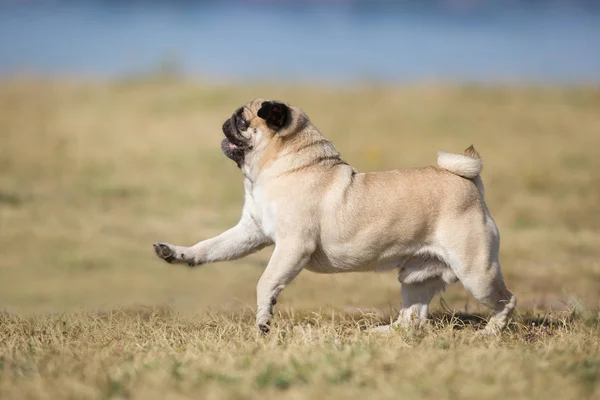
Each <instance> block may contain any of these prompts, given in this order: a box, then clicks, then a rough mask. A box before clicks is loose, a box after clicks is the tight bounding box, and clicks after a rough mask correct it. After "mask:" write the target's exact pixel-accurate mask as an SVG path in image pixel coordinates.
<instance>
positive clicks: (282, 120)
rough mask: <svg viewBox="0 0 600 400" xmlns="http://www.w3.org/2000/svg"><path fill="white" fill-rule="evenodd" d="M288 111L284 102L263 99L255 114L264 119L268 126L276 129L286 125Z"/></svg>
mask: <svg viewBox="0 0 600 400" xmlns="http://www.w3.org/2000/svg"><path fill="white" fill-rule="evenodd" d="M289 113H290V109H289V107H288V106H286V105H285V104H283V103H279V102H276V101H265V102H263V103H262V105H261V107H260V110H258V112H257V113H256V115H258V116H259V117H260V118H262V119H264V120H265V121H266V122H267V126H268V127H269V128H272V129H275V130H277V129H281V128H283V127H284V126H286V125H287V123H288V119H289Z"/></svg>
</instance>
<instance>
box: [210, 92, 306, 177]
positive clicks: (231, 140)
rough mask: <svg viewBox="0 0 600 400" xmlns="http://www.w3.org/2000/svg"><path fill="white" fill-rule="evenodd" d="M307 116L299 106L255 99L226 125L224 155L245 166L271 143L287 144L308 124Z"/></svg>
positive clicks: (238, 111)
mask: <svg viewBox="0 0 600 400" xmlns="http://www.w3.org/2000/svg"><path fill="white" fill-rule="evenodd" d="M308 123H309V122H308V117H307V116H306V114H305V113H304V112H303V111H302V110H300V109H299V108H297V107H293V106H290V105H288V104H285V103H282V102H279V101H273V100H263V99H256V100H253V101H251V102H249V103H248V104H246V105H245V106H243V107H241V108H239V109H238V110H236V111H235V112H234V113H233V115H232V116H231V118H229V119H228V120H227V121H225V123H224V124H223V133H224V134H225V139H223V142H222V143H221V150H223V153H224V154H225V155H226V156H227V157H229V158H231V159H232V160H233V161H235V162H236V163H237V165H238V167H240V168H241V167H242V166H243V165H244V163H246V162H248V160H249V159H250V158H252V159H255V158H257V157H256V156H258V155H260V154H261V153H263V152H265V149H267V148H268V147H269V145H270V144H273V143H274V142H277V143H278V144H281V143H282V142H283V141H288V140H289V139H291V138H293V137H294V136H296V135H297V134H299V133H300V132H302V131H303V130H304V129H305V128H306V126H307V125H308Z"/></svg>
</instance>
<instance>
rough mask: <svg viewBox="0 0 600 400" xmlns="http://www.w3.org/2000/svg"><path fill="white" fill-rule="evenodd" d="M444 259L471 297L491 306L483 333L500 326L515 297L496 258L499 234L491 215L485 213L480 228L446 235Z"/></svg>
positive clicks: (497, 330) (513, 307) (505, 319)
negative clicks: (466, 232) (483, 222)
mask: <svg viewBox="0 0 600 400" xmlns="http://www.w3.org/2000/svg"><path fill="white" fill-rule="evenodd" d="M447 238H448V239H447V240H446V243H447V245H446V246H445V247H446V250H447V257H446V262H447V263H448V264H449V265H450V267H451V268H452V270H453V271H454V273H455V274H456V276H457V277H458V279H459V280H460V282H461V283H462V284H463V286H464V287H465V289H467V290H468V291H469V292H470V293H471V294H472V295H473V297H475V299H477V300H478V301H479V302H481V303H482V304H483V305H485V306H486V307H489V308H490V309H492V317H491V318H490V319H489V321H488V323H487V325H486V327H485V329H484V331H483V332H484V333H497V332H499V331H500V330H502V329H503V328H504V327H505V326H506V324H507V322H508V318H509V317H510V315H511V313H512V312H513V310H514V309H515V307H516V304H517V298H516V296H515V295H513V294H512V293H511V292H510V291H508V289H507V288H506V285H505V283H504V278H503V277H502V272H501V270H500V262H499V261H498V250H499V237H498V231H497V229H496V226H495V224H494V222H493V220H492V219H491V217H489V216H488V217H486V221H485V224H484V226H483V229H477V228H475V229H473V231H471V232H469V233H468V234H466V235H455V234H450V235H448V236H447Z"/></svg>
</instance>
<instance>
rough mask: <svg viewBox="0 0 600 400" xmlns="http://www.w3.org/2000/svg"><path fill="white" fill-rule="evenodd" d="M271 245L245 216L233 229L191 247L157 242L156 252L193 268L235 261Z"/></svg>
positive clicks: (166, 259) (160, 255) (162, 256)
mask: <svg viewBox="0 0 600 400" xmlns="http://www.w3.org/2000/svg"><path fill="white" fill-rule="evenodd" d="M270 244H272V242H271V240H270V239H269V238H267V237H266V236H265V235H264V234H263V232H262V231H261V230H260V228H259V227H258V226H257V225H256V223H255V222H254V221H253V220H252V219H251V218H242V219H241V220H240V222H239V223H238V224H237V225H236V226H234V227H233V228H231V229H229V230H227V231H225V232H223V233H222V234H220V235H218V236H215V237H213V238H211V239H207V240H203V241H201V242H199V243H197V244H195V245H193V246H191V247H184V246H174V245H172V244H169V243H155V244H154V251H155V252H156V255H157V256H158V257H160V258H162V259H163V260H165V261H167V262H168V263H186V264H188V265H189V266H191V267H193V266H195V265H200V264H206V263H211V262H217V261H225V260H235V259H238V258H241V257H244V256H246V255H248V254H251V253H254V252H256V251H258V250H260V249H262V248H263V247H265V246H268V245H270Z"/></svg>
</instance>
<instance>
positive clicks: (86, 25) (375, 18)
mask: <svg viewBox="0 0 600 400" xmlns="http://www.w3.org/2000/svg"><path fill="white" fill-rule="evenodd" d="M161 68H162V69H168V70H169V71H171V72H176V73H181V74H184V75H190V76H196V77H202V78H204V79H215V80H271V81H314V80H317V81H324V82H329V81H331V82H351V81H357V80H359V81H360V80H375V81H383V82H396V81H399V82H406V81H430V80H443V81H483V82H496V81H501V82H506V81H509V82H513V81H517V82H535V83H537V82H548V81H549V82H561V83H572V82H585V83H590V82H592V83H598V82H600V2H595V1H552V2H543V1H537V2H522V1H511V0H505V1H467V0H464V1H423V2H414V1H413V2H394V3H390V2H377V1H371V2H368V1H339V0H338V1H323V2H306V1H304V2H303V1H279V2H277V1H254V2H248V1H246V2H244V1H219V2H214V1H213V2H211V1H204V2H191V1H153V2H150V1H147V2H142V1H16V0H15V1H2V0H0V75H9V76H10V75H15V74H17V75H18V74H42V75H61V76H72V75H77V76H84V77H87V76H91V77H120V76H129V75H136V74H144V73H151V72H152V71H154V70H156V69H161Z"/></svg>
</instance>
